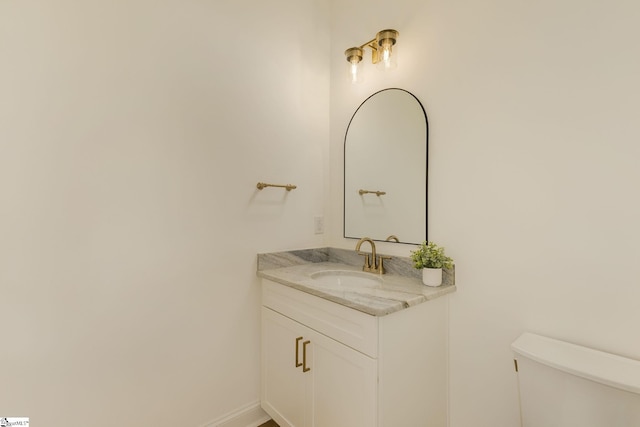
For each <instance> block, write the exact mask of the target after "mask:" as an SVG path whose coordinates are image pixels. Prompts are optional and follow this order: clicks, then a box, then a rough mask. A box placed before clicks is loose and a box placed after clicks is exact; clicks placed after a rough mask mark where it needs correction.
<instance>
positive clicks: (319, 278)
mask: <svg viewBox="0 0 640 427" xmlns="http://www.w3.org/2000/svg"><path fill="white" fill-rule="evenodd" d="M311 278H312V279H313V281H314V283H315V284H316V285H319V286H326V287H332V288H376V287H379V286H380V285H382V279H381V278H379V277H376V276H374V275H373V274H371V273H364V272H361V271H351V270H326V271H318V272H316V273H312V274H311Z"/></svg>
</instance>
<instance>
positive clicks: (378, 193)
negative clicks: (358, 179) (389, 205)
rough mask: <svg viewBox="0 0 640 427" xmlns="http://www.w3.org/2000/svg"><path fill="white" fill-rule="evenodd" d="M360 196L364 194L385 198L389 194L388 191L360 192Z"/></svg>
mask: <svg viewBox="0 0 640 427" xmlns="http://www.w3.org/2000/svg"><path fill="white" fill-rule="evenodd" d="M358 194H360V195H361V196H362V195H363V194H375V195H376V196H378V197H380V196H383V195H385V194H387V192H386V191H369V190H359V191H358Z"/></svg>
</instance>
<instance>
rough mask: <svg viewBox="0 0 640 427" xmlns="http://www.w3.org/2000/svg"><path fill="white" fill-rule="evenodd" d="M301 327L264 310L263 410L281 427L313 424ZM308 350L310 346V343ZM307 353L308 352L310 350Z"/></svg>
mask: <svg viewBox="0 0 640 427" xmlns="http://www.w3.org/2000/svg"><path fill="white" fill-rule="evenodd" d="M305 329H306V328H304V327H303V326H302V325H301V324H299V323H297V322H294V321H293V320H291V319H289V318H288V317H284V316H282V315H281V314H279V313H276V312H275V311H272V310H270V309H268V308H265V307H262V357H261V358H262V383H261V404H262V407H263V409H264V410H265V411H266V412H267V413H268V414H269V415H270V416H271V417H272V418H273V419H274V420H275V421H276V422H277V423H278V424H279V425H280V427H304V426H305V425H309V423H310V414H309V413H308V411H307V408H308V404H307V402H308V401H309V395H310V393H311V390H310V387H311V382H310V381H309V379H308V378H309V375H303V372H302V367H301V366H296V355H297V356H298V362H299V363H302V343H303V342H304V341H305V340H308V338H305V339H304V340H299V339H298V338H299V337H304V336H305V331H304V330H305ZM307 347H308V344H307ZM307 351H308V350H307Z"/></svg>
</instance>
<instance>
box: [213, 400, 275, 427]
mask: <svg viewBox="0 0 640 427" xmlns="http://www.w3.org/2000/svg"><path fill="white" fill-rule="evenodd" d="M270 419H271V417H270V416H269V415H267V413H266V412H264V411H263V410H262V408H261V407H260V402H259V401H258V402H253V403H250V404H248V405H246V406H243V407H241V408H238V409H236V410H235V411H232V412H230V413H228V414H226V415H224V416H222V417H220V418H218V419H217V420H214V421H210V422H208V423H206V424H204V425H202V426H201V427H258V426H259V425H261V424H264V423H266V422H267V421H269V420H270Z"/></svg>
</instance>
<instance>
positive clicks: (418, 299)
mask: <svg viewBox="0 0 640 427" xmlns="http://www.w3.org/2000/svg"><path fill="white" fill-rule="evenodd" d="M267 267H268V268H260V265H259V268H258V272H257V274H258V276H259V277H262V278H265V279H269V280H272V281H274V282H277V283H281V284H283V285H285V286H289V287H292V288H295V289H299V290H301V291H304V292H307V293H309V294H312V295H315V296H318V297H320V298H324V299H327V300H329V301H333V302H335V303H338V304H341V305H344V306H347V307H350V308H353V309H355V310H358V311H361V312H363V313H366V314H369V315H372V316H385V315H387V314H390V313H394V312H397V311H400V310H403V309H405V308H409V307H412V306H415V305H417V304H421V303H423V302H426V301H429V300H432V299H434V298H438V297H440V296H442V295H446V294H448V293H451V292H454V291H455V290H456V287H455V285H454V284H453V283H451V282H449V283H447V282H445V283H444V284H443V285H441V286H438V287H428V286H425V285H423V284H422V281H421V280H420V279H418V278H416V277H410V276H404V275H399V274H383V275H379V274H375V273H363V272H362V266H354V265H349V264H345V263H343V262H332V261H331V260H329V261H323V260H321V259H315V260H313V261H312V262H305V263H300V264H296V265H286V266H279V267H276V266H275V265H269V266H267ZM329 270H340V271H349V272H359V274H364V275H366V276H365V277H369V275H370V276H371V278H374V279H375V280H379V282H380V283H377V284H375V285H373V286H372V285H369V286H362V287H360V286H355V285H352V286H346V287H342V286H327V285H325V284H322V283H321V282H319V281H317V280H315V279H314V278H313V277H312V275H313V274H314V273H318V272H322V271H329Z"/></svg>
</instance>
